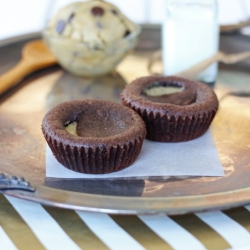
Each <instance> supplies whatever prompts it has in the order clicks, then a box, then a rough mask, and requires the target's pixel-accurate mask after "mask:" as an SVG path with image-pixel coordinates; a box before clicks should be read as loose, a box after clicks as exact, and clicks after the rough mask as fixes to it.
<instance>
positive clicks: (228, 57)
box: [176, 51, 250, 79]
mask: <svg viewBox="0 0 250 250" xmlns="http://www.w3.org/2000/svg"><path fill="white" fill-rule="evenodd" d="M249 57H250V51H245V52H241V53H235V54H226V53H223V52H221V51H219V52H218V53H216V54H215V55H213V56H212V57H210V58H207V59H205V60H204V61H202V62H200V63H197V64H196V65H194V66H193V67H191V68H189V69H187V70H185V71H182V72H180V73H177V74H176V75H177V76H180V77H184V78H188V79H193V78H195V77H196V76H197V75H198V74H199V73H200V72H202V71H203V70H205V69H206V68H207V67H208V66H210V65H211V64H213V63H214V62H223V63H225V64H234V63H237V62H240V61H243V60H245V59H247V58H249Z"/></svg>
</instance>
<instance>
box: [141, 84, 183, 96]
mask: <svg viewBox="0 0 250 250" xmlns="http://www.w3.org/2000/svg"><path fill="white" fill-rule="evenodd" d="M183 90H184V87H179V86H161V85H160V84H158V85H153V86H152V87H149V88H147V89H145V91H144V94H146V95H147V96H162V95H170V94H174V93H178V92H182V91H183Z"/></svg>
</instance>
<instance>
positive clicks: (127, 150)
mask: <svg viewBox="0 0 250 250" xmlns="http://www.w3.org/2000/svg"><path fill="white" fill-rule="evenodd" d="M43 133H44V136H45V139H46V141H47V143H48V145H49V147H50V149H51V151H52V153H53V155H54V156H55V158H56V159H57V161H58V162H60V163H61V164H62V165H63V166H65V167H66V168H68V169H70V170H73V171H76V172H81V173H87V174H107V173H111V172H116V171H120V170H122V169H124V168H126V167H128V166H129V165H131V164H132V163H133V162H134V161H135V160H136V158H137V157H138V155H139V153H140V151H141V147H142V143H143V138H140V137H139V138H135V139H134V140H132V141H131V142H129V143H126V144H124V145H122V146H121V145H116V146H112V147H109V148H106V147H97V148H88V147H76V146H74V147H71V146H70V145H64V144H63V143H61V142H58V141H57V140H55V139H52V138H51V137H50V136H48V135H47V134H46V132H44V130H43Z"/></svg>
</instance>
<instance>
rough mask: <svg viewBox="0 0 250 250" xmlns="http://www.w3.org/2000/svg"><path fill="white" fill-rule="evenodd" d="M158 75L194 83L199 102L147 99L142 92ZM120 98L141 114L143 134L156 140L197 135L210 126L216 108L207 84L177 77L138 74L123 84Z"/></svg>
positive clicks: (168, 140) (213, 97) (173, 80)
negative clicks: (169, 101) (130, 81)
mask: <svg viewBox="0 0 250 250" xmlns="http://www.w3.org/2000/svg"><path fill="white" fill-rule="evenodd" d="M157 79H161V80H164V79H165V81H172V82H178V83H179V84H181V83H182V82H184V83H188V84H189V85H193V86H195V88H196V89H197V98H198V100H199V103H193V104H190V105H184V106H179V105H174V104H170V103H166V104H165V103H155V102H152V101H151V100H147V99H146V98H145V97H144V96H142V95H141V93H142V92H143V90H144V89H145V88H146V87H147V86H148V85H149V84H150V80H151V81H152V82H155V81H157ZM138 84H139V86H138ZM133 87H135V88H136V89H135V90H134V89H133ZM203 95H204V98H203ZM121 99H122V101H123V104H124V105H126V106H128V107H130V108H132V109H133V110H134V111H135V112H137V113H138V114H139V115H140V116H141V117H142V119H143V121H144V122H145V125H146V129H147V136H146V138H147V139H149V140H152V141H159V142H182V141H189V140H192V139H195V138H197V137H200V136H201V135H203V134H204V133H205V132H206V131H207V129H208V128H209V126H210V124H211V122H212V120H213V118H214V116H215V114H216V112H217V109H218V100H217V97H216V95H215V94H214V93H213V91H212V90H211V89H210V88H209V87H207V86H205V85H204V84H202V83H198V82H193V81H189V80H186V79H181V78H177V77H147V78H139V79H137V80H136V81H134V82H133V83H131V84H129V85H128V86H127V87H126V89H125V90H124V91H123V92H122V94H121Z"/></svg>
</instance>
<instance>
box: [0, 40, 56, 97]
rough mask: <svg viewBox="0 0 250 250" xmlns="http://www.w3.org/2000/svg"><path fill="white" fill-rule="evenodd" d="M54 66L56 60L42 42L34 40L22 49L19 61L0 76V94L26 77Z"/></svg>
mask: <svg viewBox="0 0 250 250" xmlns="http://www.w3.org/2000/svg"><path fill="white" fill-rule="evenodd" d="M54 64H56V58H55V57H54V55H53V54H52V53H51V52H50V50H49V49H48V47H47V46H46V45H45V43H44V42H43V41H41V40H36V41H32V42H29V43H27V44H26V45H25V46H24V47H23V49H22V59H21V61H20V62H19V63H18V64H17V65H16V66H14V68H12V69H11V70H9V71H8V72H6V73H4V74H3V75H1V76H0V94H2V93H3V92H5V91H6V90H8V89H9V88H10V87H12V86H14V85H15V84H16V83H17V82H18V81H20V80H21V79H22V78H23V77H25V76H26V75H28V74H30V73H32V72H34V71H36V70H38V69H42V68H46V67H49V66H52V65H54Z"/></svg>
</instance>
